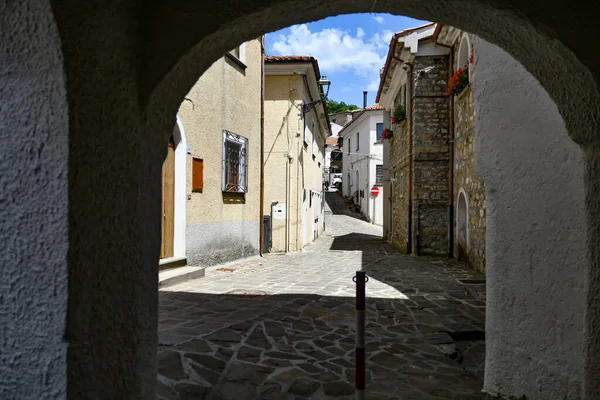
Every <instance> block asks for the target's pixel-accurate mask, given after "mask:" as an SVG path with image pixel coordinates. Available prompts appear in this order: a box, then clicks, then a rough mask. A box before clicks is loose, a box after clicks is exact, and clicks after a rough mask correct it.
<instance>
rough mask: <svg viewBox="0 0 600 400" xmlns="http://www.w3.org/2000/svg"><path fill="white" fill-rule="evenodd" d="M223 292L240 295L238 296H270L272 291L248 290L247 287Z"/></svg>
mask: <svg viewBox="0 0 600 400" xmlns="http://www.w3.org/2000/svg"><path fill="white" fill-rule="evenodd" d="M223 294H230V295H238V296H270V295H272V294H273V293H272V292H265V291H264V290H246V289H234V290H230V291H229V292H225V293H223Z"/></svg>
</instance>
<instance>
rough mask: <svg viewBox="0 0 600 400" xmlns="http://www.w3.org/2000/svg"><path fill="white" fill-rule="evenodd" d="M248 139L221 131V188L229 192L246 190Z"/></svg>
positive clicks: (243, 191) (244, 191)
mask: <svg viewBox="0 0 600 400" xmlns="http://www.w3.org/2000/svg"><path fill="white" fill-rule="evenodd" d="M247 175H248V139H247V138H245V137H243V136H239V135H236V134H235V133H233V132H229V131H223V180H222V185H221V190H222V191H223V192H230V193H246V192H247V191H248V183H247Z"/></svg>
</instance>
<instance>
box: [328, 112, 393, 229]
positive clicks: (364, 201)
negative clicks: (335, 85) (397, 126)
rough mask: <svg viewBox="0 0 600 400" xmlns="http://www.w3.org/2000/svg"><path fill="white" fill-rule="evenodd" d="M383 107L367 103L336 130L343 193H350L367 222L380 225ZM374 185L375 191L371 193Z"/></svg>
mask: <svg viewBox="0 0 600 400" xmlns="http://www.w3.org/2000/svg"><path fill="white" fill-rule="evenodd" d="M382 131H383V108H382V107H381V106H379V105H378V104H375V105H372V106H368V107H366V108H364V109H363V110H362V111H360V112H359V113H358V115H355V117H354V119H353V120H352V122H350V123H349V124H348V125H346V126H345V127H344V128H343V129H342V130H341V131H340V133H339V135H340V138H343V139H342V140H343V171H344V172H343V176H342V191H343V194H344V196H351V197H352V199H353V201H354V203H355V204H358V205H360V211H361V213H362V214H363V215H365V216H366V217H367V218H368V220H369V222H371V223H373V224H375V225H383V198H384V195H383V140H382V137H381V133H382ZM373 188H377V190H378V191H379V193H378V194H376V195H374V194H372V193H371V192H372V189H373Z"/></svg>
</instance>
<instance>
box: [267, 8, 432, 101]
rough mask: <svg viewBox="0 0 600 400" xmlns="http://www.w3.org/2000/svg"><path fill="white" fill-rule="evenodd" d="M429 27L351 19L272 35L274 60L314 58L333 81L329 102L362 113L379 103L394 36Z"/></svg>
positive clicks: (395, 19)
mask: <svg viewBox="0 0 600 400" xmlns="http://www.w3.org/2000/svg"><path fill="white" fill-rule="evenodd" d="M425 22H426V21H421V20H417V19H414V18H408V17H401V16H396V15H391V14H374V13H373V14H348V15H338V16H336V17H330V18H325V19H322V20H320V21H316V22H310V23H308V24H300V25H293V26H290V27H288V28H285V29H282V30H279V31H276V32H272V33H269V34H267V35H266V38H265V44H266V51H267V54H269V55H308V56H313V57H316V58H317V60H319V68H320V70H321V74H322V75H327V78H329V80H330V81H331V88H330V89H329V98H331V99H333V100H336V101H345V102H346V103H351V104H356V105H358V106H359V107H362V102H363V95H362V92H363V90H368V91H369V94H368V103H369V104H373V103H375V96H376V95H377V88H378V86H379V70H380V69H381V68H382V67H383V65H384V64H385V59H386V56H387V51H388V47H389V44H390V39H391V38H392V35H393V34H394V32H397V31H401V30H402V29H405V28H410V27H413V26H417V25H421V24H424V23H425Z"/></svg>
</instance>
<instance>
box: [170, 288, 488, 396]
mask: <svg viewBox="0 0 600 400" xmlns="http://www.w3.org/2000/svg"><path fill="white" fill-rule="evenodd" d="M434 307H435V308H437V310H436V311H437V312H432V310H433V309H434ZM465 307H467V306H465V305H462V304H460V303H458V304H455V303H447V304H440V305H436V304H434V303H424V302H420V301H415V300H413V299H372V298H369V299H368V302H367V310H366V312H367V328H366V351H367V358H368V360H367V398H373V399H378V400H385V399H461V400H470V399H481V398H483V396H482V394H481V388H482V385H483V381H482V369H481V370H475V371H469V370H468V369H466V368H465V367H464V366H463V365H461V364H459V363H458V362H457V360H456V359H453V358H452V357H451V356H449V355H448V354H446V353H447V349H446V347H448V346H449V345H448V344H447V343H446V342H447V341H448V340H447V338H446V336H445V334H443V333H439V331H440V329H452V325H453V324H458V323H460V324H474V323H479V322H480V321H478V320H479V318H478V317H476V316H473V315H470V312H469V311H468V310H466V309H465ZM354 308H355V306H354V299H353V298H352V297H332V296H318V295H301V294H297V295H296V294H289V295H273V296H269V295H262V296H252V295H249V296H243V295H242V296H240V295H226V294H221V295H211V294H199V293H189V292H160V322H159V323H160V331H159V353H158V374H159V376H158V398H159V399H181V400H184V399H223V400H224V399H228V400H229V399H231V400H233V399H235V400H245V399H261V400H263V399H265V400H268V399H274V400H279V399H330V398H336V399H338V398H339V399H353V398H354V385H353V379H354V375H353V374H354V334H355V331H354V329H355V328H354V324H355V320H354V315H355V314H354V311H355V310H354ZM471 361H472V362H474V363H478V364H480V368H482V367H483V364H482V363H483V359H481V358H479V359H477V360H471Z"/></svg>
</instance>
